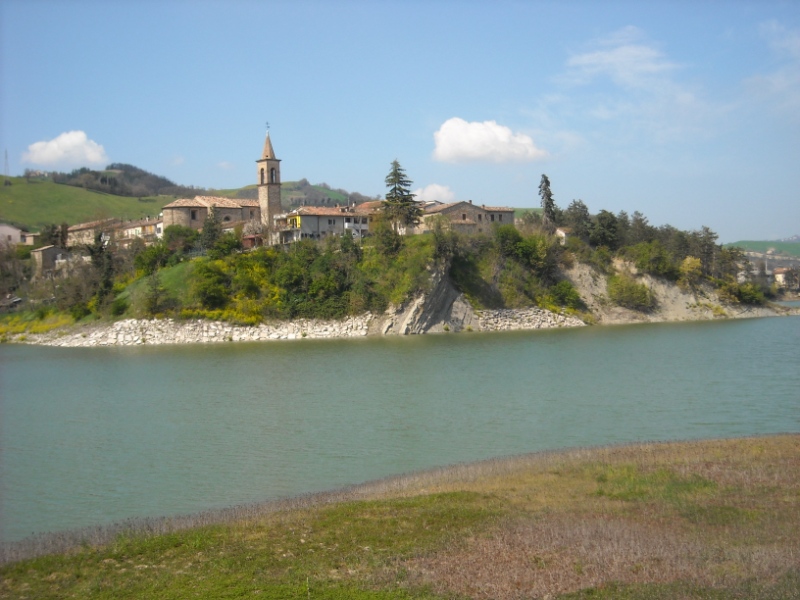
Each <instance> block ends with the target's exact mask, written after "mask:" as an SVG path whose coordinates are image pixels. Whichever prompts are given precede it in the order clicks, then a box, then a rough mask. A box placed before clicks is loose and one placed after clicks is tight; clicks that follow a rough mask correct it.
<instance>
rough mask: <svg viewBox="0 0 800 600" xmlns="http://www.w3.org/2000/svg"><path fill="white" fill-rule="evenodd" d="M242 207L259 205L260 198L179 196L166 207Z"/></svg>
mask: <svg viewBox="0 0 800 600" xmlns="http://www.w3.org/2000/svg"><path fill="white" fill-rule="evenodd" d="M212 206H217V207H219V208H242V207H243V206H253V207H255V206H258V200H250V199H244V198H219V197H215V196H195V197H194V198H179V199H178V200H175V201H173V202H170V203H169V204H167V205H166V206H165V207H164V208H195V207H196V208H211V207H212Z"/></svg>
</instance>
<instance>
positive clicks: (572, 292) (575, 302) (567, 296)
mask: <svg viewBox="0 0 800 600" xmlns="http://www.w3.org/2000/svg"><path fill="white" fill-rule="evenodd" d="M550 294H551V295H552V296H553V300H554V301H555V303H556V304H558V305H559V306H566V307H567V308H574V309H577V308H580V307H581V306H583V301H582V300H581V296H580V294H579V293H578V290H576V289H575V287H574V286H573V285H572V284H571V283H570V282H569V281H567V280H566V279H565V280H562V281H559V282H558V283H557V284H555V285H554V286H553V287H551V288H550Z"/></svg>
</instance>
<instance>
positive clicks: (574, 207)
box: [564, 200, 592, 242]
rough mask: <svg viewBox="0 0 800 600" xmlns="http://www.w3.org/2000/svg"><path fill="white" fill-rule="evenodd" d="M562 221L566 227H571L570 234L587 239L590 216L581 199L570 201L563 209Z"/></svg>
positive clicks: (590, 223)
mask: <svg viewBox="0 0 800 600" xmlns="http://www.w3.org/2000/svg"><path fill="white" fill-rule="evenodd" d="M564 221H565V222H566V224H567V226H568V227H571V228H572V235H574V236H576V237H578V238H580V239H582V240H583V241H584V242H588V241H589V230H590V228H591V226H592V217H591V215H590V214H589V208H588V207H587V206H586V205H585V204H584V203H583V200H573V201H572V202H570V204H569V206H568V207H567V210H565V211H564Z"/></svg>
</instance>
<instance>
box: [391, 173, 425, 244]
mask: <svg viewBox="0 0 800 600" xmlns="http://www.w3.org/2000/svg"><path fill="white" fill-rule="evenodd" d="M412 183H413V182H412V181H411V180H410V179H409V178H408V176H407V175H406V172H405V170H404V169H403V167H401V166H400V163H399V162H398V161H397V160H396V159H395V160H394V161H392V170H391V171H389V174H388V175H387V176H386V187H388V188H389V191H388V192H387V193H386V201H385V203H384V211H385V212H386V215H387V217H388V218H389V219H390V220H391V221H392V223H393V224H394V228H395V230H397V229H399V228H400V227H410V226H413V225H417V224H418V223H419V221H420V218H421V217H422V209H421V208H420V207H419V205H418V204H417V202H416V201H415V200H414V194H412V193H411V184H412Z"/></svg>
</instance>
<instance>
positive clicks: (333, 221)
mask: <svg viewBox="0 0 800 600" xmlns="http://www.w3.org/2000/svg"><path fill="white" fill-rule="evenodd" d="M328 225H336V219H328Z"/></svg>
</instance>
